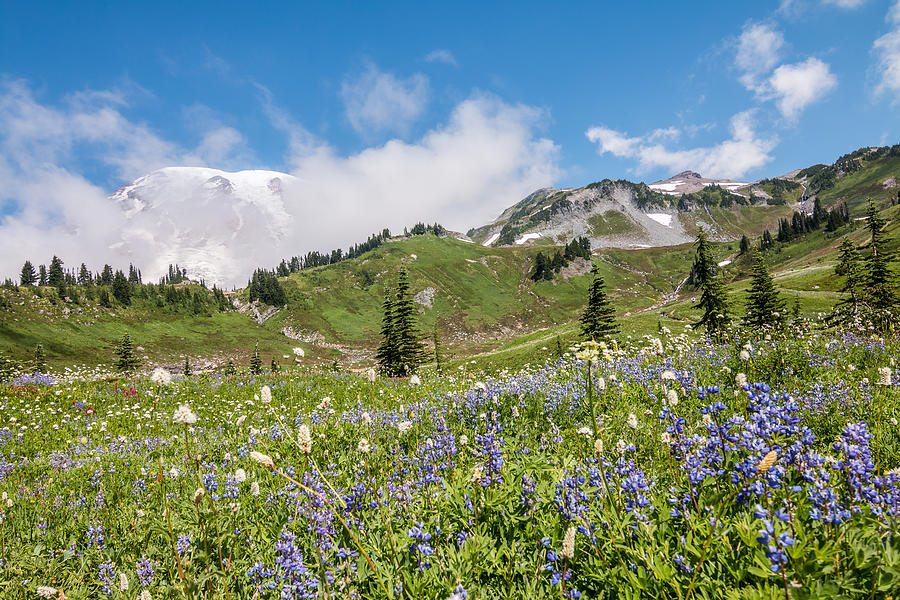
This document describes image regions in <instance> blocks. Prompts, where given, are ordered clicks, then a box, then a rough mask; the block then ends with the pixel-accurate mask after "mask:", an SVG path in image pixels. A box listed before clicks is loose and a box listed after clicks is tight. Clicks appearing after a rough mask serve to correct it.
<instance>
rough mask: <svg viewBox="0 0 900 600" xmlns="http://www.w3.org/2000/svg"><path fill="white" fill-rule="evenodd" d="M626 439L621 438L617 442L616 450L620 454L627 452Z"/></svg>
mask: <svg viewBox="0 0 900 600" xmlns="http://www.w3.org/2000/svg"><path fill="white" fill-rule="evenodd" d="M625 448H626V446H625V440H619V441H618V442H616V452H618V453H619V454H625Z"/></svg>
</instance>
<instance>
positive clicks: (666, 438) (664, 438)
mask: <svg viewBox="0 0 900 600" xmlns="http://www.w3.org/2000/svg"><path fill="white" fill-rule="evenodd" d="M659 441H661V442H662V443H663V444H666V445H668V444H671V443H672V435H671V434H670V433H669V432H668V431H663V433H662V435H661V436H659Z"/></svg>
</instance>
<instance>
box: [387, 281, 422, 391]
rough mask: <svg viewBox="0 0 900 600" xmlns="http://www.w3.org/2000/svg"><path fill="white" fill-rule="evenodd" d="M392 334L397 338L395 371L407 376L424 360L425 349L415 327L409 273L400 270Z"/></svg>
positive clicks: (414, 311) (414, 312)
mask: <svg viewBox="0 0 900 600" xmlns="http://www.w3.org/2000/svg"><path fill="white" fill-rule="evenodd" d="M393 312H394V334H395V335H396V340H397V358H398V362H397V372H398V375H399V376H400V377H407V376H409V375H412V374H413V373H415V372H416V369H418V368H419V365H421V364H422V363H423V362H425V349H424V347H423V346H422V341H421V339H420V336H419V332H418V329H417V328H416V322H415V319H416V304H415V302H414V301H413V299H412V296H411V295H410V293H409V275H408V274H407V272H406V269H401V270H400V276H399V277H398V278H397V295H396V296H395V297H394V306H393Z"/></svg>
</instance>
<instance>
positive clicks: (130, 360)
mask: <svg viewBox="0 0 900 600" xmlns="http://www.w3.org/2000/svg"><path fill="white" fill-rule="evenodd" d="M140 364H141V363H140V361H139V360H138V359H137V357H136V356H135V355H134V344H133V343H132V341H131V336H130V335H129V334H127V333H126V334H125V335H124V336H123V337H122V341H121V342H120V343H119V345H118V346H116V362H115V365H116V369H118V370H119V371H121V372H122V373H131V372H133V371H135V370H136V369H137V368H138V366H140Z"/></svg>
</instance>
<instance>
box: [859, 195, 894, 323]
mask: <svg viewBox="0 0 900 600" xmlns="http://www.w3.org/2000/svg"><path fill="white" fill-rule="evenodd" d="M867 216H868V219H866V228H867V229H868V230H869V233H870V234H871V241H870V242H869V249H870V250H871V254H870V255H869V257H868V260H867V261H866V267H867V273H866V284H867V287H868V294H869V298H870V301H871V304H872V308H873V309H875V310H876V311H890V310H892V309H893V308H894V307H895V305H896V303H897V298H896V290H895V288H894V277H893V273H891V268H890V265H889V262H890V255H889V254H888V252H887V248H886V247H885V241H886V240H885V233H884V226H885V222H884V219H883V218H882V216H881V214H880V213H879V212H878V209H877V208H876V207H875V203H874V202H872V201H871V200H869V210H868V215H867Z"/></svg>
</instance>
